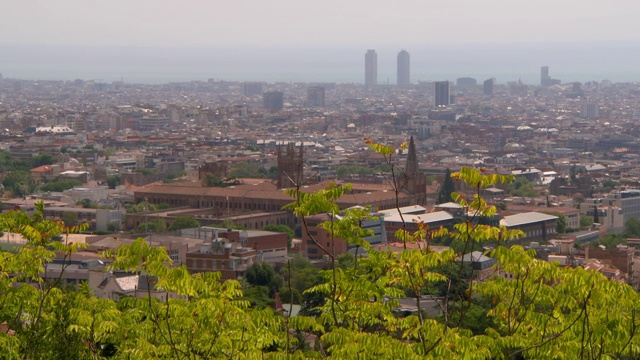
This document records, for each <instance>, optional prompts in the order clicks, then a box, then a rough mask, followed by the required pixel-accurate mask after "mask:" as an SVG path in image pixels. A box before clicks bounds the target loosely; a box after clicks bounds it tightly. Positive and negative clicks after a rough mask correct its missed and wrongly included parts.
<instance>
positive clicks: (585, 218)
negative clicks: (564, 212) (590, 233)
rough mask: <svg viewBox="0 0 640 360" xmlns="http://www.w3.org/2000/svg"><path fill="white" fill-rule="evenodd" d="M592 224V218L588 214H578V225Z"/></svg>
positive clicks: (582, 226) (587, 225)
mask: <svg viewBox="0 0 640 360" xmlns="http://www.w3.org/2000/svg"><path fill="white" fill-rule="evenodd" d="M591 225H593V220H592V219H591V218H590V217H588V216H580V227H581V228H584V227H589V226H591Z"/></svg>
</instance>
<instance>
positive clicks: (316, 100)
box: [307, 86, 324, 107]
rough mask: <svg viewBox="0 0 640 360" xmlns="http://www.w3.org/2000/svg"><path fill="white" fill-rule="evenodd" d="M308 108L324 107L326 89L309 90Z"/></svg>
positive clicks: (320, 87) (310, 88) (315, 88)
mask: <svg viewBox="0 0 640 360" xmlns="http://www.w3.org/2000/svg"><path fill="white" fill-rule="evenodd" d="M307 106H311V107H324V87H322V86H311V87H309V88H307Z"/></svg>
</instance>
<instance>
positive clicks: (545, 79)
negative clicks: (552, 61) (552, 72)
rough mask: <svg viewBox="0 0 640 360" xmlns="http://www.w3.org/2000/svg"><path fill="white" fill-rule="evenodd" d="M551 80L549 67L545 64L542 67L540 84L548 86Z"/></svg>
mask: <svg viewBox="0 0 640 360" xmlns="http://www.w3.org/2000/svg"><path fill="white" fill-rule="evenodd" d="M548 82H549V67H548V66H543V67H541V68H540V85H542V86H547V85H546V84H547V83H548Z"/></svg>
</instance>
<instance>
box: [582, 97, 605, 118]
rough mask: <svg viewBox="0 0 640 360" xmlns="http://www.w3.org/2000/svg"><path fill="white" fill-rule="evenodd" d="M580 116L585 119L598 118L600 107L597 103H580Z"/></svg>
mask: <svg viewBox="0 0 640 360" xmlns="http://www.w3.org/2000/svg"><path fill="white" fill-rule="evenodd" d="M581 115H582V117H583V118H585V119H598V118H599V117H600V107H599V106H598V104H597V103H594V102H591V101H587V102H584V103H582V113H581Z"/></svg>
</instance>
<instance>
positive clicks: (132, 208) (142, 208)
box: [127, 201, 158, 213]
mask: <svg viewBox="0 0 640 360" xmlns="http://www.w3.org/2000/svg"><path fill="white" fill-rule="evenodd" d="M156 210H158V206H157V205H155V204H152V203H150V202H148V201H141V202H139V203H137V204H129V205H127V212H128V213H142V212H148V211H156Z"/></svg>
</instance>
